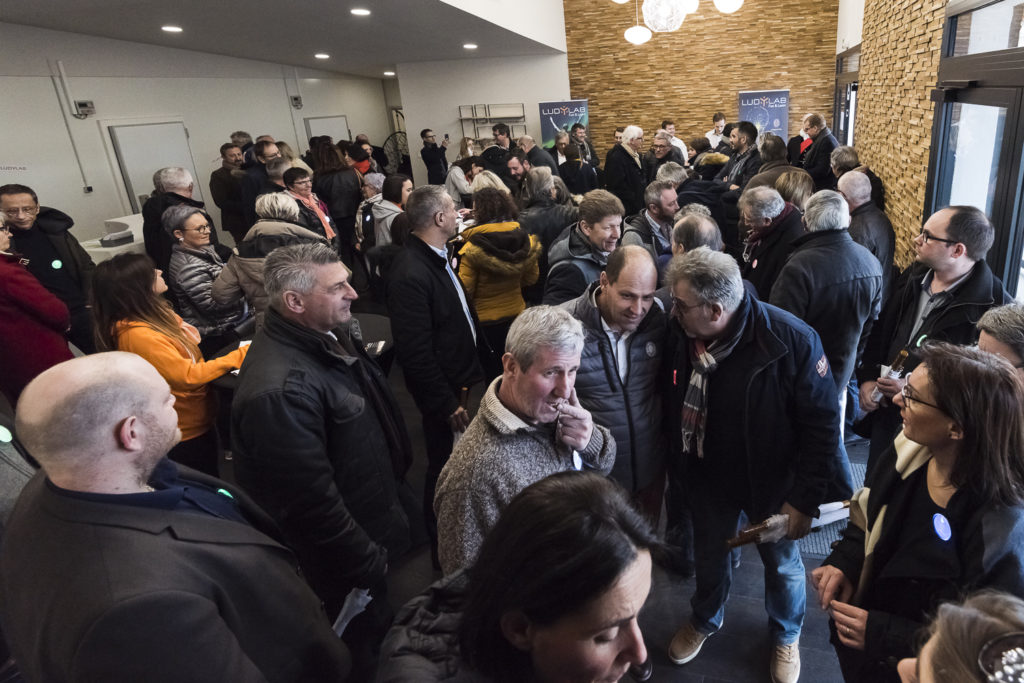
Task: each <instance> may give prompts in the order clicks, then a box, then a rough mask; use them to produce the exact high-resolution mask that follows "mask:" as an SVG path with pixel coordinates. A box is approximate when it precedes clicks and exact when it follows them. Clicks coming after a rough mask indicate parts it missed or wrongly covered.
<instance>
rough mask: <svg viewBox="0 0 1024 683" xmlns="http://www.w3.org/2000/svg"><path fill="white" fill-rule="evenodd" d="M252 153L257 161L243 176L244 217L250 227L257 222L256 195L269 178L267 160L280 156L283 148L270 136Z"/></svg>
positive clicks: (261, 141)
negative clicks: (278, 146)
mask: <svg viewBox="0 0 1024 683" xmlns="http://www.w3.org/2000/svg"><path fill="white" fill-rule="evenodd" d="M261 137H263V136H261ZM267 137H269V136H267ZM252 153H253V157H254V159H255V161H256V163H254V164H253V165H252V166H249V167H248V168H247V169H246V170H245V177H244V178H242V217H243V218H245V224H246V225H248V226H249V227H252V224H253V223H255V222H256V197H257V196H258V195H259V193H260V188H261V187H263V183H264V182H265V181H266V180H267V162H268V161H270V160H271V159H277V158H279V157H280V156H281V150H279V149H278V148H277V144H276V143H275V142H274V138H270V139H269V140H260V141H259V142H257V143H256V144H255V145H254V146H253V148H252Z"/></svg>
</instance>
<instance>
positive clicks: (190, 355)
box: [92, 207, 249, 476]
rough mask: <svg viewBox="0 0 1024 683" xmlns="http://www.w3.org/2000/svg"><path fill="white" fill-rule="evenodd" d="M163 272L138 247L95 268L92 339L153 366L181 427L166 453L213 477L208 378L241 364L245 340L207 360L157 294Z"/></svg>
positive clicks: (194, 333) (191, 332) (195, 337)
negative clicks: (175, 442) (136, 251)
mask: <svg viewBox="0 0 1024 683" xmlns="http://www.w3.org/2000/svg"><path fill="white" fill-rule="evenodd" d="M171 208H172V209H173V208H187V209H191V207H171ZM170 210H171V209H168V211H170ZM172 258H173V257H172ZM161 276H162V273H161V272H160V270H158V269H157V268H156V267H155V266H154V265H153V262H152V261H151V260H150V259H149V257H148V256H146V255H144V254H119V255H117V256H115V257H114V258H112V259H110V260H108V261H104V262H102V263H100V264H99V265H98V266H97V267H96V273H95V274H94V276H93V285H92V312H93V317H94V319H95V324H96V325H95V334H96V343H97V345H98V347H99V349H100V350H101V351H127V352H129V353H134V354H137V355H139V356H142V357H143V358H145V359H146V360H147V361H149V363H150V364H151V365H152V366H153V367H155V368H156V369H157V371H158V372H159V373H160V375H161V376H162V377H163V378H164V379H165V380H167V383H168V384H169V385H170V386H171V393H173V394H174V410H175V412H177V413H178V429H180V430H181V442H180V443H179V444H178V445H176V446H175V447H174V448H172V449H171V452H170V453H168V456H169V457H170V458H171V459H172V460H174V461H176V462H179V463H181V464H183V465H188V466H189V467H192V468H193V469H197V470H200V471H202V472H205V473H207V474H212V475H214V476H217V456H218V450H219V449H218V441H217V430H216V429H215V428H214V424H215V421H216V416H217V402H216V396H215V395H214V394H213V393H212V392H211V391H210V390H209V387H208V386H207V384H208V383H209V382H211V381H213V380H215V379H216V378H218V377H220V376H221V375H224V374H227V373H228V372H231V371H232V370H234V369H236V368H239V367H241V366H242V361H243V360H244V359H245V354H246V352H247V351H248V348H249V347H248V346H245V347H242V348H238V349H235V350H233V351H231V352H229V353H227V354H225V355H224V356H221V357H220V358H216V359H214V360H209V361H208V360H206V359H205V358H204V357H203V353H202V351H200V350H199V346H200V342H201V338H200V333H199V330H197V329H196V328H195V327H194V326H192V325H190V324H189V323H187V322H186V321H184V320H182V319H181V317H180V316H178V315H177V314H175V312H174V311H173V310H172V309H171V306H170V304H168V303H167V299H165V298H164V297H163V296H162V294H163V293H164V292H166V291H167V285H166V284H165V283H164V279H163V277H161Z"/></svg>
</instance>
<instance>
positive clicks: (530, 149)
mask: <svg viewBox="0 0 1024 683" xmlns="http://www.w3.org/2000/svg"><path fill="white" fill-rule="evenodd" d="M519 149H521V150H522V151H523V152H525V153H526V158H527V159H529V160H530V165H531V166H533V167H534V168H537V167H539V166H547V167H548V168H550V169H551V174H552V175H553V176H556V177H557V176H558V164H556V163H555V160H554V158H553V157H552V156H551V154H550V153H548V152H547V151H546V150H545V149H544V148H543V147H540V146H538V145H537V143H536V141H535V140H534V139H533V137H532V136H530V135H524V136H522V137H521V138H519Z"/></svg>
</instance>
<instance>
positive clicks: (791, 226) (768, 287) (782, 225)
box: [740, 202, 804, 301]
mask: <svg viewBox="0 0 1024 683" xmlns="http://www.w3.org/2000/svg"><path fill="white" fill-rule="evenodd" d="M802 218H803V217H802V215H801V214H800V211H799V210H798V209H797V208H796V207H795V206H793V205H792V204H790V203H789V202H786V208H785V209H783V210H782V213H781V214H779V216H778V217H777V218H776V219H775V222H776V225H775V226H774V227H773V228H772V230H771V232H769V233H768V235H766V236H765V237H764V238H763V239H762V240H760V241H759V242H758V243H757V245H755V246H753V247H749V248H748V251H749V253H746V252H745V253H744V257H743V258H744V262H743V264H741V267H740V270H741V272H742V273H743V279H744V280H750V282H751V283H752V284H753V285H754V287H756V288H757V296H758V298H759V299H761V300H762V301H768V299H769V297H770V296H771V293H772V285H774V284H775V278H777V277H778V276H779V271H781V270H782V266H784V265H785V264H786V259H787V258H789V254H790V252H791V251H793V241H794V240H796V239H797V238H799V237H801V236H802V235H803V234H804V226H803V222H802V220H801V219H802Z"/></svg>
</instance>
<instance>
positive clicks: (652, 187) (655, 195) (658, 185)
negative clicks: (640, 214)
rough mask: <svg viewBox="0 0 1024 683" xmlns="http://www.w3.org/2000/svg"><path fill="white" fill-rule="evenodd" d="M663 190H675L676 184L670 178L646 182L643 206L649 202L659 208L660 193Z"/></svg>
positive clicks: (645, 206) (648, 204)
mask: <svg viewBox="0 0 1024 683" xmlns="http://www.w3.org/2000/svg"><path fill="white" fill-rule="evenodd" d="M665 190H672V191H673V192H675V191H676V186H675V185H674V184H673V183H672V181H671V180H655V181H654V182H652V183H648V185H647V187H646V188H645V189H644V208H647V207H648V206H650V205H651V204H654V205H656V206H657V207H658V210H659V211H660V210H661V193H662V192H664V191H665Z"/></svg>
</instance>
